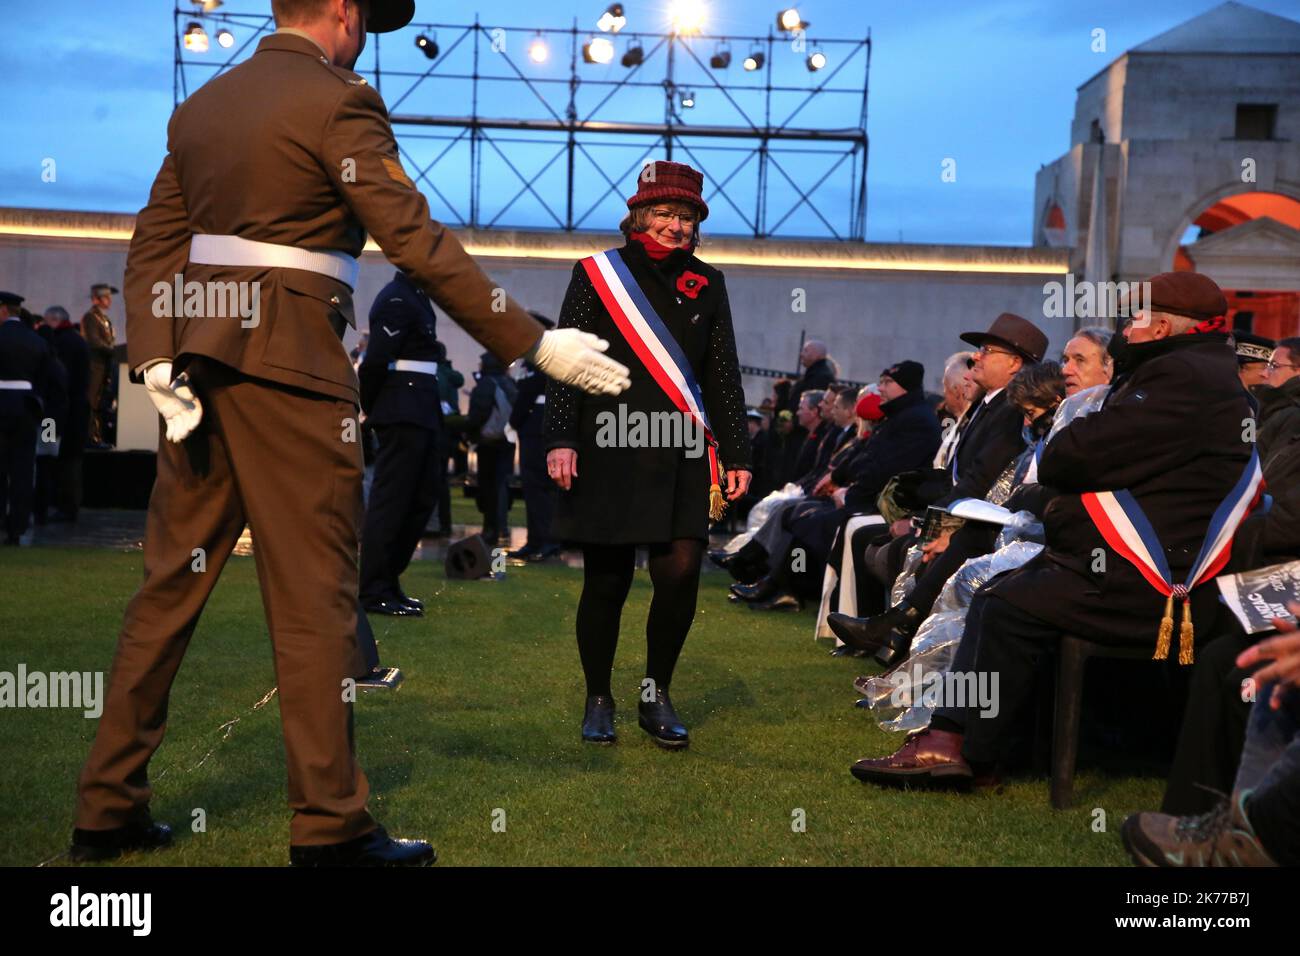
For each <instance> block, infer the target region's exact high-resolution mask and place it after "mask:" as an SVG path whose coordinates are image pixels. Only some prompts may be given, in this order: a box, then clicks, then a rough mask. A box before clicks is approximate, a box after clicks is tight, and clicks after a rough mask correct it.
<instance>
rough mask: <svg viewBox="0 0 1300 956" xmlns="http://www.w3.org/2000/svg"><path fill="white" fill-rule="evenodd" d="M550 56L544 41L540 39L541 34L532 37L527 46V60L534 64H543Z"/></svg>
mask: <svg viewBox="0 0 1300 956" xmlns="http://www.w3.org/2000/svg"><path fill="white" fill-rule="evenodd" d="M550 55H551V51H550V50H549V49H547V46H546V41H545V40H543V39H542V36H541V34H540V33H539V34H538V35H537V36H535V37H533V40H532V42H531V43H529V44H528V59H530V60H532V61H533V62H534V63H545V62H546V58H547V57H548V56H550Z"/></svg>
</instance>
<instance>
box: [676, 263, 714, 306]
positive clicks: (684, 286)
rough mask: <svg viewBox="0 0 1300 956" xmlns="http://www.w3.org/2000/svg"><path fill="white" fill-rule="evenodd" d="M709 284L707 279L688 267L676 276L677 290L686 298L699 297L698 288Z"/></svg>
mask: <svg viewBox="0 0 1300 956" xmlns="http://www.w3.org/2000/svg"><path fill="white" fill-rule="evenodd" d="M708 284H709V280H708V279H706V278H705V277H704V276H702V275H700V274H699V273H698V272H691V271H690V270H689V269H688V270H686V271H685V272H683V273H682V274H681V275H679V276H678V277H677V291H678V292H680V293H682V294H683V295H685V296H686V297H687V298H688V299H696V298H699V295H700V290H701V289H703V288H704V287H705V286H707V285H708Z"/></svg>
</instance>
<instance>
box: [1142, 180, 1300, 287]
mask: <svg viewBox="0 0 1300 956" xmlns="http://www.w3.org/2000/svg"><path fill="white" fill-rule="evenodd" d="M1242 185H1243V184H1242V183H1240V182H1237V181H1232V182H1227V183H1221V184H1220V185H1219V186H1217V187H1215V188H1214V189H1212V190H1210V191H1209V192H1208V193H1205V194H1203V195H1201V196H1200V197H1199V198H1197V199H1196V200H1194V201H1193V202H1191V203H1189V204H1188V205H1187V206H1186V207H1185V208H1184V210H1183V213H1182V216H1181V217H1180V218H1179V220H1178V224H1177V227H1176V228H1175V229H1174V230H1173V231H1172V232H1171V233H1169V234H1168V235H1167V236H1166V237H1165V241H1164V244H1163V246H1162V247H1161V252H1160V262H1161V263H1162V268H1163V269H1172V268H1173V267H1174V266H1173V263H1174V259H1175V257H1176V256H1177V254H1178V248H1179V246H1181V245H1182V238H1183V235H1184V234H1185V233H1186V232H1187V230H1188V228H1190V227H1191V225H1192V224H1193V223H1195V222H1196V220H1197V219H1199V218H1200V217H1201V215H1202V214H1203V213H1205V212H1206V211H1207V210H1209V209H1210V208H1211V207H1213V206H1214V205H1215V204H1216V203H1218V202H1219V201H1221V200H1224V199H1229V198H1231V197H1233V196H1238V195H1241V194H1243V193H1255V192H1260V193H1276V194H1277V195H1279V196H1284V197H1285V198H1287V199H1291V200H1294V201H1295V202H1300V184H1297V183H1291V182H1286V181H1284V180H1274V181H1273V182H1272V183H1271V184H1270V187H1269V188H1268V189H1243V188H1242Z"/></svg>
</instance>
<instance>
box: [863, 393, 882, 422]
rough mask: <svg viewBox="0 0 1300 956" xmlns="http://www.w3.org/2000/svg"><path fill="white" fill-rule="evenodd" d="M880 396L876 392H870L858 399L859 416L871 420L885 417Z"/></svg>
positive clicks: (874, 420) (875, 420) (876, 420)
mask: <svg viewBox="0 0 1300 956" xmlns="http://www.w3.org/2000/svg"><path fill="white" fill-rule="evenodd" d="M880 405H881V401H880V396H879V395H877V394H876V393H875V392H868V393H867V394H866V395H863V396H862V397H861V398H859V399H858V407H857V413H858V418H862V419H866V420H867V421H869V422H878V421H880V420H881V419H882V418H884V417H885V413H884V412H883V411H881V409H880Z"/></svg>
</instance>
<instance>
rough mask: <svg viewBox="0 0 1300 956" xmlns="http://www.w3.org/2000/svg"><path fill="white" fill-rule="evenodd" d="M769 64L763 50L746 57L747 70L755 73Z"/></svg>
mask: <svg viewBox="0 0 1300 956" xmlns="http://www.w3.org/2000/svg"><path fill="white" fill-rule="evenodd" d="M765 62H767V57H766V56H765V55H764V53H763V51H762V50H755V51H754V52H753V53H751V54H750V55H749V56H747V57H745V69H746V70H748V71H749V72H751V73H753V72H754V71H755V70H761V69H762V68H763V64H764V63H765Z"/></svg>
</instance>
